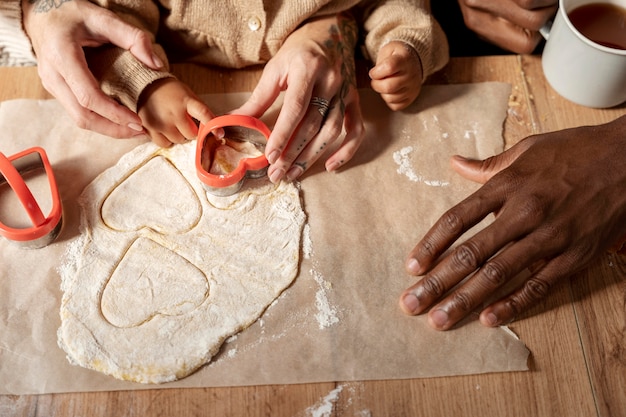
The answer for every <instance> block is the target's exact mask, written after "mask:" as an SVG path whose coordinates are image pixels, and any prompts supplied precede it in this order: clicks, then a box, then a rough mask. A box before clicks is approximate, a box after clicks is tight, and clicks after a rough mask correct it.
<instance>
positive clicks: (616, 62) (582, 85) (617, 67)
mask: <svg viewBox="0 0 626 417" xmlns="http://www.w3.org/2000/svg"><path fill="white" fill-rule="evenodd" d="M600 2H601V3H608V4H614V5H618V6H621V7H624V8H626V0H559V10H558V12H557V15H556V17H555V19H554V23H553V24H552V26H551V27H550V28H545V29H543V30H541V33H542V35H544V37H545V38H546V39H547V42H546V45H545V48H544V50H543V55H542V60H541V61H542V66H543V73H544V74H545V77H546V79H547V80H548V82H549V83H550V85H551V86H552V88H554V90H556V92H558V93H559V94H560V95H561V96H563V97H565V98H566V99H568V100H570V101H573V102H574V103H577V104H581V105H583V106H587V107H597V108H607V107H613V106H616V105H618V104H621V103H623V102H624V101H626V50H622V49H613V48H608V47H606V46H602V45H600V44H597V43H595V42H593V41H591V40H589V39H587V38H586V37H585V36H583V35H582V34H581V33H580V32H579V31H578V30H577V29H576V28H575V27H574V25H573V24H572V22H571V21H570V19H569V17H568V13H569V12H571V11H572V10H574V9H575V8H577V7H579V6H582V5H585V4H589V3H600Z"/></svg>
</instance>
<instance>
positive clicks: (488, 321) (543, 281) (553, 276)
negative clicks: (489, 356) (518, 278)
mask: <svg viewBox="0 0 626 417" xmlns="http://www.w3.org/2000/svg"><path fill="white" fill-rule="evenodd" d="M561 263H562V262H561V261H559V260H558V258H557V259H554V260H552V261H550V262H549V263H548V264H546V265H545V266H544V267H543V268H542V269H541V270H539V271H538V272H537V273H535V274H533V275H532V276H531V277H530V278H529V279H528V280H526V281H525V282H524V284H523V285H522V287H521V288H519V289H518V290H517V291H515V292H514V293H512V294H510V295H509V296H507V297H506V298H504V299H502V300H500V301H497V302H495V303H493V304H491V305H490V306H488V307H487V308H485V309H484V310H483V311H482V312H481V313H480V322H481V323H482V324H483V325H485V326H490V327H493V326H500V325H502V324H506V323H510V322H512V321H513V320H515V318H517V317H518V316H519V315H520V314H521V313H523V312H524V311H526V310H527V309H528V308H530V307H531V306H533V305H535V304H536V303H537V302H539V300H541V299H543V298H544V297H546V296H547V295H548V293H549V291H550V289H551V287H552V286H553V285H554V284H555V283H556V282H557V281H558V280H559V279H561V278H562V277H563V276H565V275H566V274H564V273H563V272H562V269H560V268H562V266H560V264H561Z"/></svg>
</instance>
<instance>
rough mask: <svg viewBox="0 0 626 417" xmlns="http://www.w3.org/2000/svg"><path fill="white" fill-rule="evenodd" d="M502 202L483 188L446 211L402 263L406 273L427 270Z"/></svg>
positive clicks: (498, 207)
mask: <svg viewBox="0 0 626 417" xmlns="http://www.w3.org/2000/svg"><path fill="white" fill-rule="evenodd" d="M494 196H495V197H494ZM502 202H503V199H502V198H501V193H499V192H493V189H492V187H487V186H486V185H485V186H483V188H481V189H479V190H478V191H476V192H475V193H474V194H472V195H470V196H469V197H468V198H466V199H465V200H463V201H462V202H460V203H459V204H457V205H456V206H454V207H452V208H451V209H449V210H448V211H446V212H445V213H444V214H443V216H441V217H440V218H439V220H437V221H436V222H435V224H434V225H433V227H431V228H430V230H429V231H428V232H426V234H425V235H424V237H423V238H422V239H421V240H420V242H419V243H418V244H417V245H416V246H415V248H414V249H413V250H412V251H411V252H410V253H409V256H408V258H407V261H406V263H405V266H406V269H407V271H408V272H409V273H410V274H413V275H422V274H424V273H425V272H426V271H428V270H430V269H431V268H432V266H433V264H434V263H435V261H436V260H437V259H438V258H439V256H441V255H442V254H443V253H444V252H445V251H446V250H447V249H448V248H449V247H450V246H451V245H452V244H453V243H454V242H455V241H456V240H457V239H458V238H459V237H461V236H462V235H463V233H465V232H466V231H467V230H469V229H470V228H472V227H473V226H475V225H476V224H478V223H479V222H480V221H481V220H483V219H484V218H485V217H487V216H488V215H489V214H490V213H492V212H494V211H496V210H499V209H500V207H501V206H502V204H503V203H502Z"/></svg>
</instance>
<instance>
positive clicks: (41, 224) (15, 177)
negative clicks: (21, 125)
mask: <svg viewBox="0 0 626 417" xmlns="http://www.w3.org/2000/svg"><path fill="white" fill-rule="evenodd" d="M41 169H43V170H44V171H45V173H46V176H47V178H48V184H49V188H50V197H51V202H52V208H51V209H50V212H49V213H48V214H47V215H46V214H44V213H43V211H42V210H41V207H40V205H39V203H37V200H36V199H35V197H34V196H33V193H32V191H31V190H30V188H29V187H28V185H27V184H26V182H25V180H24V176H25V174H27V173H30V172H32V171H35V170H41ZM7 184H8V186H9V187H10V189H11V190H12V191H13V192H14V193H15V195H16V196H17V198H18V200H19V202H20V203H21V206H22V207H23V208H24V210H25V211H26V214H27V215H28V217H29V219H30V222H31V223H32V226H30V227H24V228H20V227H11V226H7V225H6V224H4V223H2V221H0V235H2V236H4V237H5V238H6V239H8V240H11V241H14V242H17V243H18V244H20V245H21V246H23V247H26V248H31V249H36V248H41V247H44V246H47V245H48V244H50V243H52V241H53V240H54V239H56V237H57V236H58V234H59V232H60V231H61V225H62V214H63V208H62V206H61V199H60V197H59V190H58V188H57V184H56V180H55V178H54V174H53V172H52V166H51V165H50V162H49V161H48V156H47V155H46V152H45V151H44V150H43V148H40V147H34V148H30V149H26V150H25V151H22V152H20V153H18V154H15V155H13V156H10V157H6V156H5V155H4V154H3V153H2V152H0V191H3V190H4V189H5V187H4V186H5V185H7Z"/></svg>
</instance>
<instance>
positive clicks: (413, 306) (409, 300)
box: [402, 293, 420, 314]
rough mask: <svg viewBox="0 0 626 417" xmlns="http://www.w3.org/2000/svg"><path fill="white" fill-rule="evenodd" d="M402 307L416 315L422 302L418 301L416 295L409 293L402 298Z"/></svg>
mask: <svg viewBox="0 0 626 417" xmlns="http://www.w3.org/2000/svg"><path fill="white" fill-rule="evenodd" d="M402 305H404V309H405V310H406V311H407V312H409V313H411V314H416V313H417V312H418V310H419V308H420V301H419V300H418V299H417V297H416V296H415V294H413V293H409V294H407V295H405V296H404V298H402Z"/></svg>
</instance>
